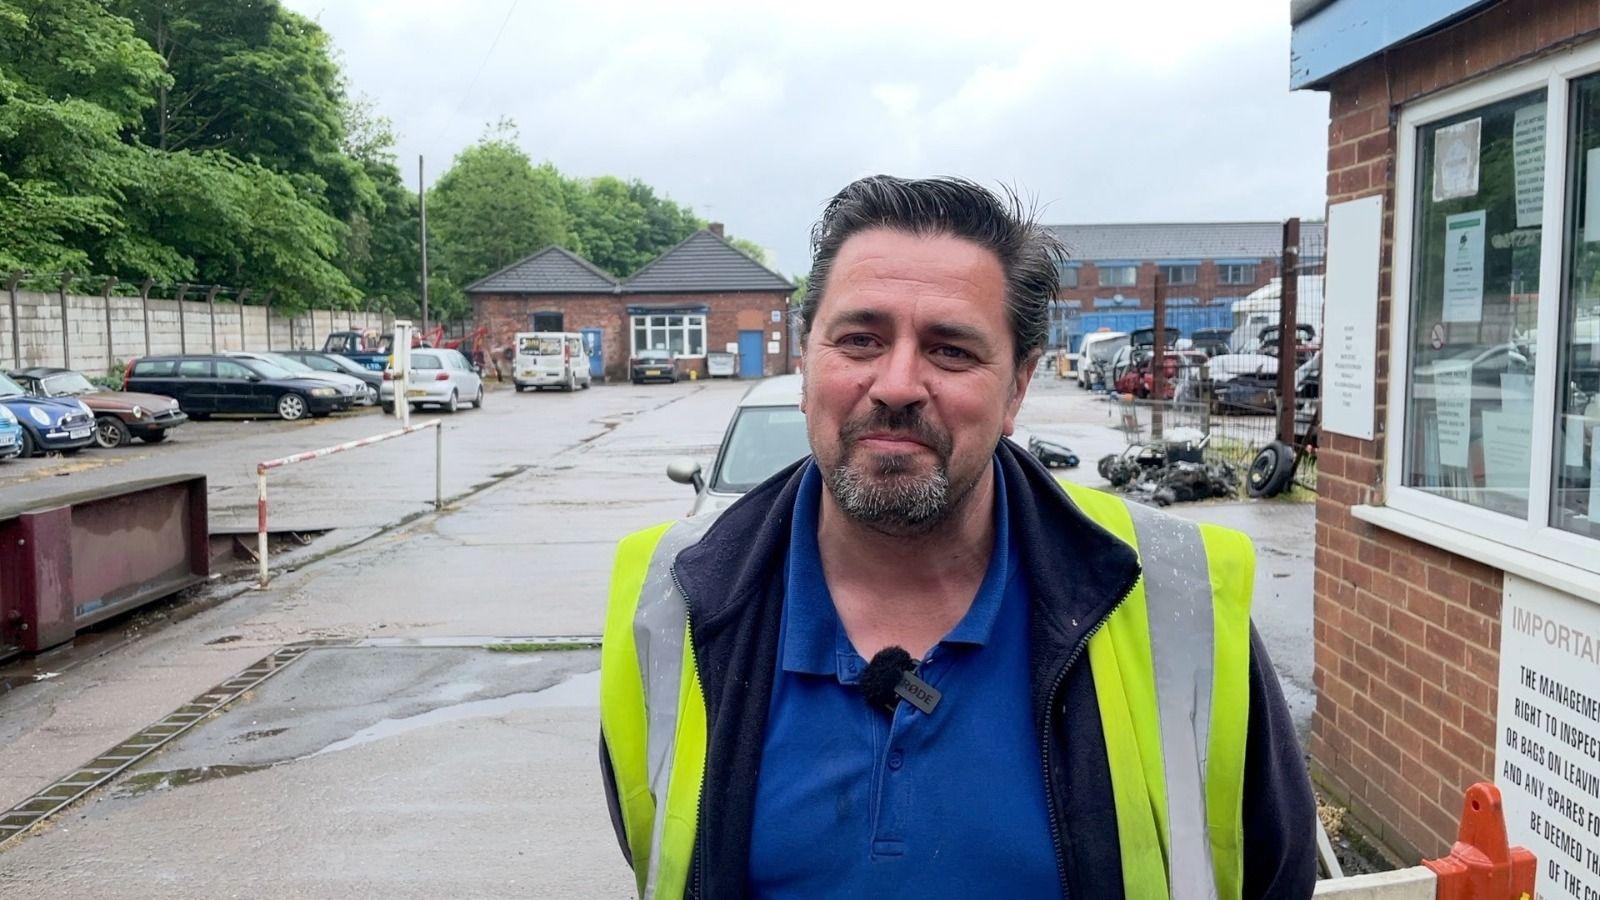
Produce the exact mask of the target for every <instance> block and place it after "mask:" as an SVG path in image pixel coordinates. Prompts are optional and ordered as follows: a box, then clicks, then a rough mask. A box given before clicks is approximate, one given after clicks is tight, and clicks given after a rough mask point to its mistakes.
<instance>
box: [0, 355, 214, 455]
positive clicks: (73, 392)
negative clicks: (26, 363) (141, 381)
mask: <svg viewBox="0 0 1600 900" xmlns="http://www.w3.org/2000/svg"><path fill="white" fill-rule="evenodd" d="M11 377H12V378H14V379H16V382H17V383H18V384H20V385H22V387H23V389H24V390H26V391H27V392H28V393H30V394H33V395H34V396H36V397H72V398H74V399H76V400H82V401H83V403H84V405H86V406H88V407H89V411H90V412H92V413H94V442H95V446H97V447H102V448H106V449H109V448H111V447H120V446H122V445H123V444H127V443H130V442H131V441H132V440H133V439H134V438H139V439H140V440H142V441H144V442H145V443H147V444H159V443H160V442H161V441H163V440H165V439H166V437H167V432H168V431H169V430H171V429H173V428H176V427H178V426H179V425H182V424H183V423H185V422H187V421H189V417H188V416H187V415H185V414H184V412H183V411H182V410H180V409H179V408H178V401H176V400H174V399H172V398H171V397H163V396H160V395H159V394H136V393H129V392H127V391H104V390H101V389H99V388H97V387H95V386H94V384H93V383H92V382H90V381H89V379H88V378H85V377H84V376H83V375H82V374H81V373H79V372H74V371H73V370H71V369H57V368H52V367H49V366H35V367H34V368H31V369H23V370H22V371H21V372H13V373H11Z"/></svg>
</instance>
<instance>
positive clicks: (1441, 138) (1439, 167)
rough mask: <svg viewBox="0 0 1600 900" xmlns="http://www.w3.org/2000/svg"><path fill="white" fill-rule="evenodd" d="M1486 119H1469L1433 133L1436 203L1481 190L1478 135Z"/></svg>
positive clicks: (1434, 195) (1434, 193)
mask: <svg viewBox="0 0 1600 900" xmlns="http://www.w3.org/2000/svg"><path fill="white" fill-rule="evenodd" d="M1482 131H1483V119H1481V118H1480V119H1468V120H1467V121H1465V122H1458V123H1456V124H1454V125H1448V126H1446V127H1444V128H1441V129H1439V130H1438V131H1435V132H1434V133H1433V202H1435V203H1443V202H1444V201H1446V200H1454V199H1456V198H1457V197H1473V196H1476V195H1477V193H1478V146H1479V145H1478V138H1479V135H1480V134H1481V133H1482Z"/></svg>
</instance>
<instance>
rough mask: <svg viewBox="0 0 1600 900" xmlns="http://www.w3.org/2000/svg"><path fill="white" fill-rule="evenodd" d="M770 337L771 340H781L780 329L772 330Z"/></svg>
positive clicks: (781, 333)
mask: <svg viewBox="0 0 1600 900" xmlns="http://www.w3.org/2000/svg"><path fill="white" fill-rule="evenodd" d="M772 339H773V340H775V341H781V340H783V332H781V331H774V332H773V333H772Z"/></svg>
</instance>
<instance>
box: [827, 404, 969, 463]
mask: <svg viewBox="0 0 1600 900" xmlns="http://www.w3.org/2000/svg"><path fill="white" fill-rule="evenodd" d="M873 432H887V433H889V434H893V435H903V436H906V437H910V438H913V439H915V440H916V441H917V442H919V443H921V444H923V445H925V446H926V447H928V449H930V450H932V451H934V452H935V453H936V454H938V456H939V457H940V458H941V459H944V458H948V457H949V456H950V436H949V435H948V434H946V433H944V432H943V431H941V430H940V429H938V428H937V427H935V426H934V425H933V424H932V423H930V422H929V421H928V420H927V419H925V418H923V415H922V411H921V410H919V409H918V408H916V407H910V408H907V409H890V408H889V407H887V406H877V407H874V408H873V409H872V411H871V412H869V413H867V414H866V415H863V416H860V417H858V418H855V419H851V420H850V421H848V422H846V423H845V424H844V427H842V428H840V429H839V439H840V442H841V443H843V444H844V446H845V448H846V451H847V452H848V450H849V449H851V448H854V447H855V445H856V442H857V441H859V440H860V439H861V437H862V435H865V434H870V433H873Z"/></svg>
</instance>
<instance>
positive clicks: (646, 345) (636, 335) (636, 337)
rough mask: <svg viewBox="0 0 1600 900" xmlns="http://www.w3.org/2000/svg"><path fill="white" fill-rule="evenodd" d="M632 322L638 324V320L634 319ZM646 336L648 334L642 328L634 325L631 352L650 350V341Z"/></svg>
mask: <svg viewBox="0 0 1600 900" xmlns="http://www.w3.org/2000/svg"><path fill="white" fill-rule="evenodd" d="M633 321H634V322H635V323H638V322H639V321H640V320H639V319H637V318H636V319H634V320H633ZM647 334H648V332H647V331H646V330H645V329H644V327H643V326H640V325H637V324H635V325H634V329H633V352H635V353H638V352H639V351H640V350H648V349H650V339H649V338H648V337H647V336H646V335H647Z"/></svg>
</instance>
